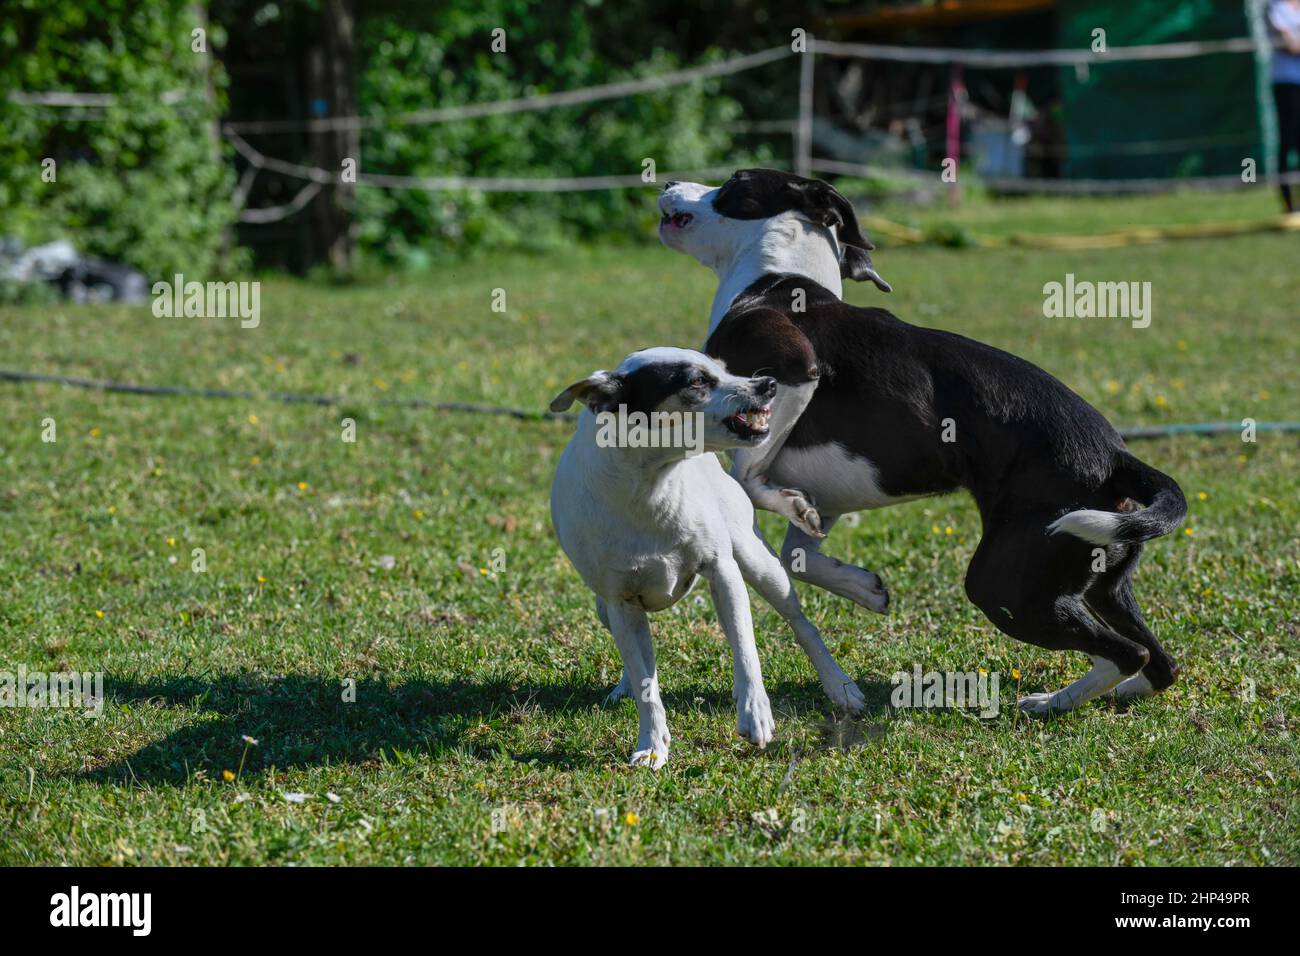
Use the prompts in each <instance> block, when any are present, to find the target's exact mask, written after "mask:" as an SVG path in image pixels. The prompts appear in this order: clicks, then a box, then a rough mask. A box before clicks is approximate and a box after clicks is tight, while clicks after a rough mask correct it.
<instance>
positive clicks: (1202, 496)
mask: <svg viewBox="0 0 1300 956" xmlns="http://www.w3.org/2000/svg"><path fill="white" fill-rule="evenodd" d="M1196 499H1197V500H1198V501H1209V500H1210V496H1209V495H1207V494H1206V493H1205V492H1203V491H1198V492H1197V493H1196Z"/></svg>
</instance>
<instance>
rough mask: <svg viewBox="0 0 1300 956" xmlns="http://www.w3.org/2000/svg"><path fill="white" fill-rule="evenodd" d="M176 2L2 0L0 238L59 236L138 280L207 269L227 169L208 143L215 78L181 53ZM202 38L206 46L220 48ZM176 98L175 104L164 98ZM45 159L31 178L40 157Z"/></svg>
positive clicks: (182, 22) (229, 176)
mask: <svg viewBox="0 0 1300 956" xmlns="http://www.w3.org/2000/svg"><path fill="white" fill-rule="evenodd" d="M193 8H194V4H193V3H191V2H187V0H155V2H152V3H143V4H142V3H138V2H132V0H76V2H72V0H6V11H5V17H4V18H3V20H2V21H0V155H3V156H4V158H5V162H4V163H3V164H0V223H2V224H3V225H2V226H0V232H3V233H5V234H17V235H18V236H20V237H21V238H22V239H23V240H24V241H25V242H27V243H28V244H29V245H30V244H35V243H39V242H46V241H49V240H53V239H58V238H66V239H69V240H71V241H72V242H73V243H74V244H75V245H76V246H77V247H78V248H79V249H81V250H83V251H86V252H90V253H93V254H96V255H100V256H104V257H107V258H110V259H116V260H118V261H121V262H125V263H128V264H130V265H133V266H135V267H137V268H139V269H140V270H141V271H143V272H145V273H146V275H148V276H149V277H150V278H155V277H159V276H169V275H171V274H172V273H174V272H183V273H184V274H185V275H186V276H187V277H191V276H192V277H195V278H201V277H203V276H206V275H210V274H213V273H214V272H216V271H217V270H218V265H219V264H218V258H219V255H220V251H221V247H222V241H223V231H224V230H225V229H226V228H227V227H228V226H229V225H230V224H231V223H232V222H233V220H234V213H233V212H232V210H231V206H230V195H231V191H232V188H233V169H232V166H231V164H230V160H229V156H228V155H227V154H226V152H225V151H224V150H223V149H222V148H221V147H220V144H217V143H214V141H213V140H212V138H211V135H210V133H211V125H210V124H211V123H212V122H213V121H214V119H215V118H216V116H217V114H218V111H219V109H220V105H221V84H222V82H223V74H222V73H221V71H220V68H219V66H216V65H215V64H214V65H213V74H214V76H213V79H214V84H215V86H216V88H215V96H214V102H209V99H208V94H207V76H206V73H205V70H206V68H207V67H208V65H209V64H210V63H212V61H211V60H210V59H208V58H205V57H203V56H201V55H200V54H197V53H194V52H192V50H191V31H192V30H194V29H195V28H196V27H198V26H200V25H201V22H199V21H196V20H195V17H194V14H193ZM219 39H220V37H219V35H218V31H217V30H216V29H215V28H213V29H210V30H209V31H208V36H207V44H208V49H209V51H211V49H212V45H213V42H214V41H216V40H219ZM11 91H25V92H47V91H63V92H81V93H112V94H115V95H116V96H117V102H116V104H115V105H114V106H111V107H108V108H105V109H87V108H64V107H48V106H34V105H27V104H21V103H15V102H12V101H10V99H9V95H8V94H9V93H10V92H11ZM172 91H179V93H180V99H179V100H178V101H176V102H169V103H165V102H163V97H164V94H167V93H170V92H172ZM46 157H50V158H52V159H54V160H55V161H56V163H57V167H56V168H57V179H56V181H55V182H50V183H47V182H43V181H42V177H41V173H42V160H43V159H44V158H46Z"/></svg>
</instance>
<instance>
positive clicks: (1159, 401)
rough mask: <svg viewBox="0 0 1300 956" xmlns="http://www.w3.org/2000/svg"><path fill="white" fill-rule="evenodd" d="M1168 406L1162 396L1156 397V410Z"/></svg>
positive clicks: (1166, 400) (1167, 400) (1167, 401)
mask: <svg viewBox="0 0 1300 956" xmlns="http://www.w3.org/2000/svg"><path fill="white" fill-rule="evenodd" d="M1168 404H1169V399H1167V398H1165V397H1164V396H1163V395H1157V396H1156V408H1164V407H1165V406H1166V405H1168Z"/></svg>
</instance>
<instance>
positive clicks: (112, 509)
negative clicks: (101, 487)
mask: <svg viewBox="0 0 1300 956" xmlns="http://www.w3.org/2000/svg"><path fill="white" fill-rule="evenodd" d="M108 513H109V514H111V515H115V514H117V505H109V506H108Z"/></svg>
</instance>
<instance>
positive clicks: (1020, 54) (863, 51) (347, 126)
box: [8, 37, 1300, 223]
mask: <svg viewBox="0 0 1300 956" xmlns="http://www.w3.org/2000/svg"><path fill="white" fill-rule="evenodd" d="M805 45H806V52H799V51H796V50H795V49H794V48H793V45H791V46H778V47H772V48H770V49H767V50H761V51H759V52H757V53H751V54H748V55H746V56H740V57H734V58H732V59H728V60H723V61H720V62H717V63H709V64H705V65H703V66H697V67H691V68H687V69H681V70H673V71H670V72H666V73H661V74H658V75H655V76H649V77H641V78H637V79H631V80H622V81H619V82H615V83H605V84H600V85H597V86H589V87H583V88H581V89H576V90H567V91H563V92H558V93H542V94H537V95H535V96H526V97H515V98H511V99H505V100H495V101H492V102H487V103H471V104H465V105H461V106H449V107H442V108H438V109H431V110H418V111H414V112H406V113H395V114H391V115H380V116H336V117H324V118H318V119H305V120H292V119H290V120H254V121H243V122H231V123H225V124H223V126H222V132H223V134H224V135H225V136H226V138H227V139H229V140H230V142H231V144H232V145H233V146H234V147H235V149H236V150H237V151H238V152H239V154H240V155H241V156H243V158H244V159H245V160H246V161H247V162H248V164H249V169H247V170H245V175H244V177H243V178H241V181H240V184H239V187H238V188H237V189H236V192H235V196H234V200H235V206H236V209H238V210H239V216H240V221H241V222H248V223H268V222H275V221H278V220H280V219H284V218H286V217H288V216H291V215H293V214H295V213H296V212H298V211H300V210H301V209H302V208H303V207H304V206H306V205H307V203H308V202H310V201H311V200H312V198H314V197H315V195H316V194H317V193H318V192H319V191H320V189H321V188H322V187H323V186H326V185H331V184H339V183H341V181H342V180H341V176H340V174H339V172H338V171H331V170H326V169H321V168H320V167H317V166H308V165H303V164H301V163H293V162H288V161H286V160H282V159H277V158H275V157H272V156H267V155H265V154H263V153H262V152H261V151H260V150H257V149H256V148H254V147H253V146H252V145H250V144H249V143H248V141H247V140H246V139H245V138H244V136H243V135H241V134H249V135H251V134H261V133H284V132H325V131H337V130H363V129H376V128H384V127H392V126H411V125H434V124H439V123H448V122H454V121H461V120H471V119H478V118H481V117H486V116H501V115H509V114H513V113H523V112H533V111H538V110H548V109H556V108H559V107H565V106H580V105H585V104H589V103H597V102H602V101H605V100H611V99H619V98H623V97H627V96H635V95H639V94H643V93H653V92H658V91H661V90H666V89H671V88H673V87H676V86H681V85H684V84H687V83H695V82H698V81H700V80H706V79H712V78H716V77H723V76H732V75H735V74H738V73H743V72H746V71H749V70H754V69H757V68H759V67H762V66H765V65H767V64H769V63H774V62H776V61H778V60H784V59H786V58H787V57H791V56H800V57H802V58H803V59H802V62H801V66H800V91H799V92H800V95H799V116H798V118H797V119H796V120H794V121H793V122H792V123H790V124H789V127H790V128H792V130H793V133H794V137H795V166H796V169H797V171H800V172H804V173H807V172H812V171H817V172H829V173H841V174H847V175H855V176H869V177H899V176H902V177H908V178H913V179H926V180H929V179H933V176H934V174H933V173H927V172H923V171H920V170H912V169H899V168H892V167H891V168H885V167H876V166H869V165H864V164H857V163H846V162H841V161H838V160H830V159H819V158H814V157H813V156H812V76H813V61H814V57H815V56H816V55H818V54H820V55H824V56H829V57H836V58H853V59H866V60H883V61H889V62H898V63H931V64H960V65H963V66H969V67H976V68H995V69H1015V68H1021V67H1042V66H1061V67H1068V66H1075V67H1081V66H1093V65H1102V64H1107V63H1120V62H1132V61H1140V60H1168V59H1179V58H1185V57H1197V56H1212V55H1218V54H1240V53H1253V52H1256V51H1257V49H1258V47H1257V43H1256V41H1255V40H1254V39H1252V38H1251V37H1237V38H1233V39H1227V40H1208V41H1193V42H1184V43H1162V44H1148V45H1142V46H1131V47H1111V48H1109V49H1107V50H1106V51H1104V52H1098V51H1094V50H1092V49H1091V48H1088V49H1077V50H967V49H958V48H952V47H907V46H888V45H881V44H870V43H841V42H835V41H828V40H817V39H815V38H813V37H806V38H805ZM183 95H184V94H183V91H169V92H167V93H165V94H163V101H164V102H169V103H170V102H178V101H179V100H180V99H182V98H183ZM8 99H9V100H10V101H11V102H14V103H20V104H24V105H36V106H48V107H88V108H98V109H106V108H109V107H111V106H113V105H114V104H115V103H116V102H117V100H116V97H115V96H114V95H113V94H108V93H63V92H49V93H30V92H11V93H9V95H8ZM732 168H733V167H732V166H725V167H722V166H719V167H712V168H707V169H693V170H682V171H673V172H666V173H659V174H657V176H656V179H671V178H687V177H698V178H710V177H714V176H726V175H729V174H730V172H731V171H732ZM261 170H269V171H272V172H276V173H280V174H281V175H284V176H288V177H290V178H294V179H299V180H304V181H306V183H307V185H306V186H304V187H303V188H302V189H301V190H300V191H299V192H298V194H297V195H295V196H294V198H293V199H292V200H290V201H289V202H287V203H284V204H283V205H279V206H273V207H268V208H264V209H245V208H243V207H244V202H245V200H246V198H247V196H248V193H249V190H250V189H251V187H252V182H253V179H254V178H255V177H256V175H257V173H258V172H260V171H261ZM1259 180H1260V181H1261V182H1297V181H1300V173H1293V174H1287V175H1285V176H1261V177H1259ZM652 182H653V181H651V180H647V179H645V178H644V177H643V176H642V175H641V174H638V173H632V174H628V175H607V176H581V177H518V176H400V175H391V174H383V173H358V174H357V176H356V183H355V184H356V185H358V186H367V187H374V188H381V189H409V190H423V191H428V192H438V191H448V190H471V189H472V190H482V191H485V192H577V191H587V190H607V189H630V188H637V187H641V186H645V185H650V184H651V183H652ZM985 183H986V184H987V185H989V186H990V187H992V188H997V189H1008V190H1018V191H1023V192H1048V193H1095V192H1142V191H1151V190H1156V189H1169V188H1177V187H1181V186H1186V187H1190V188H1229V187H1232V186H1240V185H1242V184H1243V182H1242V179H1241V177H1240V176H1238V175H1227V176H1203V177H1193V178H1176V179H1150V178H1141V179H1105V180H1044V179H1029V178H997V179H986V180H985Z"/></svg>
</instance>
